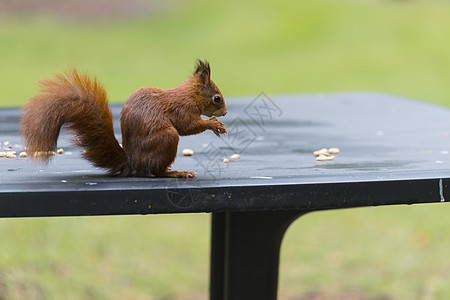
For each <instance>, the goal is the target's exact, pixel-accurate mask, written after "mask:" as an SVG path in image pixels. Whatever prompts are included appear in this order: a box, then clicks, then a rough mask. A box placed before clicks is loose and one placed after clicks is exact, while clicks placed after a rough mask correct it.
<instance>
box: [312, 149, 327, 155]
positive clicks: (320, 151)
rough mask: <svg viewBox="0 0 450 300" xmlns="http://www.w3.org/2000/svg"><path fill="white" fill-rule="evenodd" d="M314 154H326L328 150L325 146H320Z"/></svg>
mask: <svg viewBox="0 0 450 300" xmlns="http://www.w3.org/2000/svg"><path fill="white" fill-rule="evenodd" d="M314 155H315V156H319V155H325V156H328V150H327V148H322V149H320V150H317V151H314Z"/></svg>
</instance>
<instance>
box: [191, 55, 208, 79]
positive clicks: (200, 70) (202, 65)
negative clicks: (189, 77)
mask: <svg viewBox="0 0 450 300" xmlns="http://www.w3.org/2000/svg"><path fill="white" fill-rule="evenodd" d="M194 76H198V77H199V79H200V80H201V82H202V83H203V84H207V83H209V80H210V77H211V68H210V66H209V63H208V62H207V61H201V60H200V59H197V64H196V65H195V71H194Z"/></svg>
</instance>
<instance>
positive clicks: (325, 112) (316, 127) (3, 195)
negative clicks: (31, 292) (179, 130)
mask: <svg viewBox="0 0 450 300" xmlns="http://www.w3.org/2000/svg"><path fill="white" fill-rule="evenodd" d="M227 107H228V115H227V116H226V117H222V118H219V119H220V120H221V121H223V122H224V123H225V125H226V127H227V129H228V131H229V134H228V135H226V136H222V137H220V138H218V137H216V136H215V135H214V134H213V133H212V132H204V133H201V134H199V135H196V136H189V137H181V139H180V143H179V147H178V155H177V158H176V161H175V163H174V165H173V169H174V170H179V171H195V172H197V176H196V177H195V178H193V179H168V178H115V177H108V176H106V175H105V172H104V171H103V170H101V169H96V168H94V167H92V166H91V165H90V164H89V162H87V161H86V160H84V159H82V158H81V149H79V148H76V147H74V146H72V145H71V144H70V143H69V140H70V136H69V135H68V134H66V133H65V132H64V131H63V132H62V135H61V136H60V139H59V142H58V147H61V148H63V149H64V153H63V154H57V155H56V156H55V158H54V160H53V162H52V163H51V164H50V165H49V166H41V165H33V163H32V162H31V161H30V160H29V159H27V158H19V155H18V154H19V152H21V151H23V148H22V145H21V141H20V136H19V133H18V128H19V116H20V110H19V109H1V110H0V141H1V143H2V144H1V147H2V148H6V149H2V150H0V151H12V150H16V151H17V158H5V157H0V177H1V179H0V180H1V184H0V216H3V217H12V216H58V215H59V216H65V215H101V214H148V213H176V212H222V211H263V210H293V209H295V210H320V209H334V208H346V207H358V206H369V205H385V204H413V203H426V202H445V200H446V196H447V194H448V186H449V183H450V153H449V152H450V110H449V109H447V108H444V107H440V106H435V105H431V104H427V103H422V102H418V101H414V100H410V99H405V98H401V97H396V96H391V95H385V94H377V93H341V94H339V93H338V94H321V95H286V96H273V97H272V96H271V97H270V98H269V97H268V96H267V95H264V94H261V95H259V96H258V97H248V98H233V99H228V100H227ZM112 111H113V114H114V120H115V122H116V123H115V132H116V134H117V138H118V140H119V141H120V127H119V124H118V123H119V113H120V106H112ZM5 142H9V145H11V146H12V149H9V148H7V146H5V144H4V143H5ZM323 147H326V148H330V147H338V148H340V150H341V152H340V153H339V154H337V155H335V158H334V159H333V160H331V161H316V159H315V156H314V155H313V152H314V151H315V150H318V149H321V148H323ZM183 148H191V149H193V150H194V151H195V153H194V155H193V156H190V157H187V156H183V155H182V153H181V152H182V150H183ZM234 153H238V154H240V155H241V158H240V159H237V160H230V162H229V163H228V164H225V163H223V162H222V160H223V158H225V157H228V158H229V157H230V155H232V154H234ZM448 197H449V199H450V195H448Z"/></svg>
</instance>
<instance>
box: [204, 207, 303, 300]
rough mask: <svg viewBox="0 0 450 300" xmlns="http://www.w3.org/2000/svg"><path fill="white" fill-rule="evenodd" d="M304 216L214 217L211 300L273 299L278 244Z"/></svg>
mask: <svg viewBox="0 0 450 300" xmlns="http://www.w3.org/2000/svg"><path fill="white" fill-rule="evenodd" d="M305 213H307V212H299V211H279V212H227V213H213V215H212V235H211V277H210V278H211V279H210V280H211V282H210V299H211V300H241V299H242V300H250V299H258V300H274V299H276V298H277V287H278V267H279V266H278V265H279V254H280V246H281V241H282V239H283V236H284V233H285V232H286V229H287V228H288V227H289V225H290V224H291V223H292V222H293V221H294V220H295V219H297V218H298V217H300V216H302V215H303V214H305Z"/></svg>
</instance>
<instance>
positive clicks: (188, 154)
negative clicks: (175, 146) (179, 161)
mask: <svg viewBox="0 0 450 300" xmlns="http://www.w3.org/2000/svg"><path fill="white" fill-rule="evenodd" d="M192 154H194V150H192V149H183V155H184V156H191V155H192Z"/></svg>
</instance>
